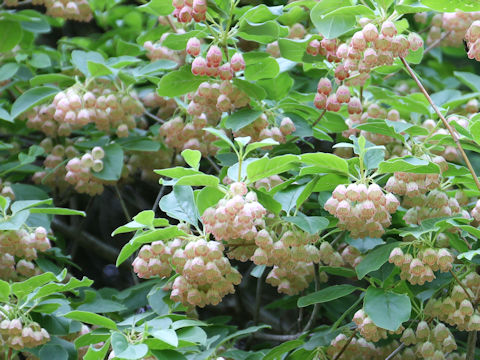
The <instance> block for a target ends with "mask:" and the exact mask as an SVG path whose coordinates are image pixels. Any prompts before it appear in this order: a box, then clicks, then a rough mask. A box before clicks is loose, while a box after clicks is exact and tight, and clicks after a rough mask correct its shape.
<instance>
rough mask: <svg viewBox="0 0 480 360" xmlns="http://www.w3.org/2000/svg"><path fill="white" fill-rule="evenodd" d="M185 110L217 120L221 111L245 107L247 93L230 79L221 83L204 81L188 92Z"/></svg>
mask: <svg viewBox="0 0 480 360" xmlns="http://www.w3.org/2000/svg"><path fill="white" fill-rule="evenodd" d="M188 99H189V100H190V103H189V104H188V108H187V111H188V113H189V114H190V115H192V116H197V117H199V116H201V115H202V114H204V115H205V116H206V117H207V119H208V120H210V121H217V122H218V121H219V120H220V117H221V115H222V113H223V112H228V111H233V110H235V109H239V108H242V107H245V106H247V105H248V103H249V102H250V98H249V97H248V94H246V93H245V92H244V91H242V90H241V89H239V88H238V87H236V86H235V85H233V84H232V83H231V82H230V81H222V82H221V83H216V82H208V81H205V82H203V83H201V84H200V85H199V87H198V89H197V90H196V91H195V92H194V93H190V94H188Z"/></svg>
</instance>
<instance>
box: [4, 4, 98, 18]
mask: <svg viewBox="0 0 480 360" xmlns="http://www.w3.org/2000/svg"><path fill="white" fill-rule="evenodd" d="M4 3H5V5H6V6H9V7H16V6H19V5H21V4H22V2H19V1H18V0H5V1H4ZM32 4H33V5H44V6H45V7H46V8H47V15H50V16H53V17H59V18H63V19H67V20H75V21H84V22H89V21H90V20H91V19H92V15H93V14H92V9H91V8H90V5H89V4H88V1H86V0H33V1H32Z"/></svg>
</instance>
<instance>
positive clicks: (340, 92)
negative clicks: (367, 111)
mask: <svg viewBox="0 0 480 360" xmlns="http://www.w3.org/2000/svg"><path fill="white" fill-rule="evenodd" d="M331 92H332V83H331V81H330V80H329V79H327V78H321V79H320V80H319V81H318V86H317V93H316V94H315V99H314V101H313V104H314V105H315V107H316V108H317V109H320V110H327V111H334V112H338V111H340V109H341V107H342V104H348V103H349V102H350V100H351V96H350V89H349V88H348V86H345V85H341V86H339V87H338V88H337V90H336V91H335V93H333V94H331ZM358 102H359V101H358ZM353 106H354V107H355V108H356V107H358V103H357V100H355V102H354V105H353ZM349 109H350V107H349ZM352 109H353V107H352ZM352 111H353V110H352ZM360 111H361V105H360Z"/></svg>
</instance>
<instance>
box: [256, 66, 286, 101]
mask: <svg viewBox="0 0 480 360" xmlns="http://www.w3.org/2000/svg"><path fill="white" fill-rule="evenodd" d="M293 83H294V81H293V79H292V78H291V77H290V75H288V73H287V72H282V73H280V74H278V75H277V77H275V78H273V79H267V80H259V81H258V82H257V84H258V85H260V86H262V87H263V88H264V89H265V90H266V91H267V98H268V99H272V100H277V101H280V100H282V99H284V98H285V97H286V96H287V95H288V93H289V92H290V89H291V88H292V86H293Z"/></svg>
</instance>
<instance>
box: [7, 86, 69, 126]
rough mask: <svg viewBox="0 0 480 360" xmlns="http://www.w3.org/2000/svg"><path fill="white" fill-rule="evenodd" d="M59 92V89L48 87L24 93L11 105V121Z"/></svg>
mask: <svg viewBox="0 0 480 360" xmlns="http://www.w3.org/2000/svg"><path fill="white" fill-rule="evenodd" d="M59 91H60V90H59V89H57V88H54V87H50V86H41V87H37V88H33V89H29V90H27V91H25V92H24V93H23V94H22V95H20V96H19V97H18V98H17V99H16V100H15V102H14V103H13V105H12V110H11V117H12V119H15V118H16V117H17V116H18V115H20V114H22V113H24V112H25V111H27V110H28V109H31V108H32V107H34V106H36V105H38V104H40V103H42V102H44V101H46V100H48V99H51V98H53V97H54V96H55V94H57V93H58V92H59Z"/></svg>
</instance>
